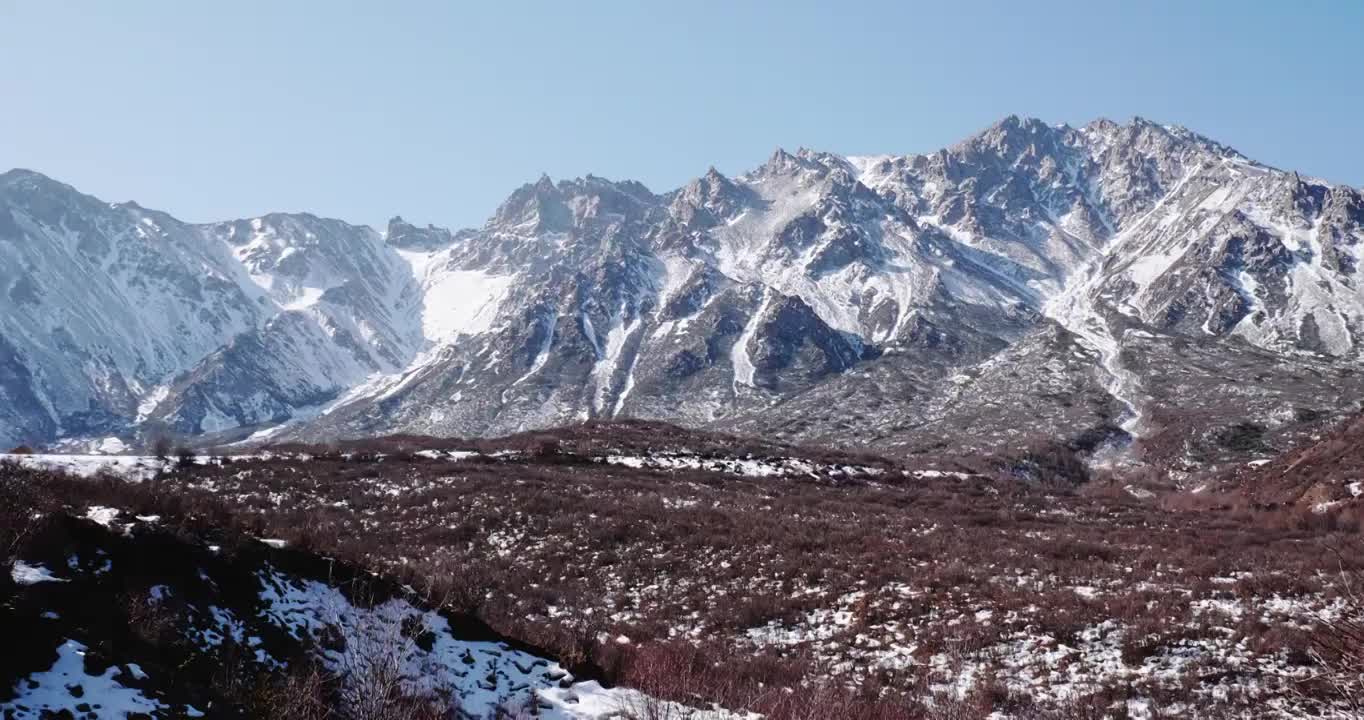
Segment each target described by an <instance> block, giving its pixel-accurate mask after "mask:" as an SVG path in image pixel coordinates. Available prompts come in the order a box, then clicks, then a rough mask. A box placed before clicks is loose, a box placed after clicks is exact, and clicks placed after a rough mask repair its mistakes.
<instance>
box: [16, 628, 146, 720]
mask: <svg viewBox="0 0 1364 720" xmlns="http://www.w3.org/2000/svg"><path fill="white" fill-rule="evenodd" d="M86 650H87V648H86V647H85V646H84V645H82V644H81V643H79V642H77V641H75V640H67V641H66V642H64V643H62V644H61V646H59V647H58V648H57V661H56V662H55V663H53V664H52V667H51V668H50V669H48V670H45V671H43V672H37V673H33V674H32V675H29V676H28V677H27V678H25V679H23V680H21V681H19V682H18V683H17V684H16V685H15V688H14V689H15V691H16V692H17V693H18V695H17V697H15V698H14V699H13V700H10V701H8V702H5V703H3V704H0V715H3V716H4V717H6V718H13V719H14V720H37V719H38V718H41V717H47V716H49V715H63V716H64V717H86V716H87V713H86V712H85V711H82V710H79V709H77V708H78V707H79V706H88V707H96V708H99V711H98V713H97V715H98V716H99V717H110V718H115V717H127V716H129V715H138V714H142V715H152V714H154V713H158V712H159V711H161V710H163V709H164V708H165V707H166V706H165V705H163V704H162V703H160V702H157V701H156V700H152V699H151V698H148V697H147V696H145V695H143V694H142V691H141V690H138V689H136V688H130V687H125V686H124V685H123V684H121V683H119V682H118V681H117V680H116V679H115V678H117V677H120V676H122V675H124V674H125V673H126V674H128V675H130V676H131V677H133V678H137V677H139V676H141V677H146V675H145V673H142V672H141V669H140V668H138V669H137V670H135V671H129V670H123V669H121V668H119V667H118V666H117V665H115V666H112V667H109V668H107V669H106V670H105V671H104V672H103V673H102V674H100V675H89V674H87V673H86V671H85V653H86ZM77 687H79V688H80V694H79V695H73V694H72V689H73V688H77Z"/></svg>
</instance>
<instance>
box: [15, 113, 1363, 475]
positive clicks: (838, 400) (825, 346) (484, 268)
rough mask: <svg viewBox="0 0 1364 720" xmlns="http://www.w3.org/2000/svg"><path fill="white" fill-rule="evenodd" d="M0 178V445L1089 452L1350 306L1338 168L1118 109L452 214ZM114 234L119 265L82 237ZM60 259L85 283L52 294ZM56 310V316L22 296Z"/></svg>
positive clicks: (1341, 365) (1158, 431)
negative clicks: (0, 272)
mask: <svg viewBox="0 0 1364 720" xmlns="http://www.w3.org/2000/svg"><path fill="white" fill-rule="evenodd" d="M5 177H6V181H5V184H4V185H3V186H0V187H3V188H4V192H3V193H2V194H0V207H3V208H4V214H0V220H3V218H4V217H5V215H8V216H9V217H10V218H11V220H10V221H9V222H7V223H0V250H7V251H8V252H9V253H10V257H9V259H12V260H13V262H11V263H9V265H10V267H27V268H32V270H27V271H25V272H20V273H16V274H14V275H12V276H8V277H3V279H4V281H5V282H4V285H3V287H4V288H5V289H6V291H7V292H8V293H9V294H10V296H11V297H14V298H25V299H26V300H25V301H26V302H27V303H28V306H27V307H28V308H29V309H27V310H25V309H18V310H10V311H6V312H4V313H0V316H3V317H0V361H3V362H5V367H7V368H8V371H7V372H6V373H5V375H4V378H3V382H0V392H4V393H5V394H6V397H7V398H9V399H10V400H11V405H12V408H11V409H10V410H9V411H8V412H9V413H10V415H11V417H7V418H4V427H3V429H0V433H4V435H3V436H0V439H9V440H13V441H17V440H21V439H37V440H42V441H47V440H51V439H53V438H57V437H64V436H83V435H84V436H89V435H96V434H103V433H113V434H127V433H129V432H137V431H140V432H142V433H143V434H146V433H147V432H150V431H153V430H155V429H156V428H160V427H164V426H165V425H169V427H170V428H171V429H173V430H175V431H178V432H185V433H200V432H212V431H218V432H220V433H223V434H224V435H225V436H228V435H235V436H236V437H241V436H244V435H246V434H248V433H249V432H253V431H257V430H262V429H264V434H266V435H268V436H271V437H276V438H278V437H284V436H296V437H306V438H310V439H312V438H317V437H328V436H332V437H343V436H359V435H368V434H374V433H386V432H423V433H431V434H439V435H451V434H461V435H475V434H488V433H502V432H512V431H517V430H522V429H529V428H535V427H542V426H548V425H557V424H562V423H564V422H570V421H574V420H578V419H585V418H609V417H626V416H631V417H642V418H657V419H667V420H674V421H680V422H683V423H686V424H690V425H695V426H710V427H716V428H718V429H728V430H743V431H747V432H754V433H769V434H774V435H778V436H781V437H784V438H787V439H793V440H820V441H826V442H853V443H860V444H867V445H874V446H881V447H895V448H904V449H907V450H912V449H913V448H915V447H923V446H930V445H941V444H942V443H949V444H952V443H960V444H962V445H963V446H966V447H970V448H971V449H988V448H991V447H997V446H999V445H1001V444H1003V445H1011V444H1019V443H1024V442H1028V441H1031V440H1035V439H1037V438H1039V437H1046V438H1051V439H1059V440H1062V441H1064V442H1070V443H1075V444H1077V446H1082V447H1084V449H1086V450H1094V449H1096V448H1097V447H1098V446H1099V445H1123V444H1125V443H1126V441H1127V440H1128V439H1131V438H1133V437H1135V438H1138V439H1150V438H1161V437H1165V438H1166V439H1168V436H1169V433H1170V432H1172V430H1171V428H1175V427H1177V426H1178V425H1179V423H1178V422H1171V420H1170V417H1171V413H1172V412H1174V413H1176V414H1177V412H1178V411H1179V410H1180V409H1181V406H1182V405H1187V404H1189V403H1201V402H1203V400H1204V399H1205V398H1202V397H1200V396H1199V390H1198V388H1199V387H1206V388H1208V392H1209V393H1211V392H1213V390H1214V389H1216V388H1222V387H1225V384H1222V383H1220V382H1219V381H1217V380H1216V378H1217V376H1218V374H1219V372H1220V370H1219V369H1218V368H1217V367H1216V366H1217V365H1218V364H1219V363H1228V364H1234V363H1235V362H1237V361H1236V360H1235V358H1242V357H1261V358H1266V359H1268V362H1269V364H1270V365H1273V364H1275V363H1278V362H1280V360H1281V361H1282V363H1283V364H1286V366H1293V365H1294V364H1297V363H1300V362H1301V363H1307V364H1309V365H1311V366H1312V367H1314V368H1318V370H1317V371H1318V372H1324V373H1327V374H1330V375H1335V374H1340V376H1341V377H1345V378H1352V376H1350V375H1347V374H1345V372H1344V371H1346V370H1349V369H1351V368H1354V367H1356V366H1357V364H1358V361H1359V357H1360V345H1359V341H1358V338H1359V337H1360V334H1361V330H1364V294H1362V293H1361V290H1360V287H1359V285H1358V283H1357V280H1356V268H1357V265H1358V263H1359V259H1360V253H1361V247H1364V246H1362V245H1361V241H1364V230H1362V229H1361V224H1364V197H1362V196H1361V193H1360V192H1359V191H1357V190H1354V189H1351V188H1346V187H1341V186H1333V185H1330V184H1328V183H1324V182H1321V181H1317V180H1310V179H1305V178H1302V177H1300V176H1298V175H1296V174H1295V173H1291V172H1285V171H1281V170H1277V169H1274V168H1269V167H1266V166H1263V165H1260V164H1257V163H1255V162H1253V161H1251V160H1249V159H1247V158H1245V157H1243V156H1242V155H1240V154H1239V153H1237V152H1235V151H1234V150H1232V149H1230V148H1227V147H1225V146H1223V145H1220V144H1218V143H1216V142H1214V141H1211V140H1208V139H1206V138H1203V137H1201V136H1199V135H1197V134H1195V133H1192V132H1190V131H1188V130H1185V129H1182V128H1178V127H1171V126H1162V125H1157V124H1154V123H1151V122H1148V121H1145V120H1142V119H1140V118H1138V119H1135V120H1133V121H1132V122H1130V123H1127V124H1117V123H1113V122H1109V121H1104V120H1100V121H1096V122H1094V123H1090V124H1089V125H1087V126H1085V127H1083V128H1078V129H1077V128H1071V127H1068V126H1064V125H1063V126H1052V125H1047V124H1045V123H1042V122H1040V121H1037V120H1025V119H1020V118H1017V117H1009V118H1006V119H1004V120H1003V121H1001V122H999V123H997V124H996V125H994V126H992V127H990V128H988V129H986V130H985V131H983V132H982V133H980V134H978V135H975V136H973V137H971V138H969V139H967V140H965V141H963V142H962V143H960V144H958V145H956V146H953V147H951V148H947V149H944V150H941V151H938V152H936V153H932V154H928V155H911V156H903V157H893V156H883V157H842V156H838V155H833V154H828V153H819V152H814V151H809V150H801V151H799V152H797V153H794V154H792V153H787V152H784V151H780V150H779V151H777V152H776V153H774V154H773V155H772V157H771V158H770V159H769V160H768V161H767V162H766V163H764V164H763V165H762V166H761V167H759V168H757V169H755V170H753V171H752V172H749V173H746V174H743V175H740V176H737V177H733V178H730V177H726V176H724V175H722V174H720V173H719V172H717V171H715V170H714V169H712V170H710V171H709V172H707V173H706V174H705V175H704V176H702V177H700V178H697V179H696V180H694V181H692V182H691V183H689V184H687V185H686V186H684V187H682V188H679V189H677V190H675V191H672V192H669V193H665V194H662V195H658V194H654V193H653V192H651V191H650V190H648V189H647V188H645V187H644V186H642V185H640V184H638V183H634V182H613V181H609V180H605V179H602V178H597V177H592V176H588V177H586V178H581V179H578V180H572V181H561V182H558V183H554V182H552V181H550V180H549V179H548V178H541V179H540V180H539V181H537V182H535V183H531V184H528V185H525V186H523V187H522V188H520V189H518V190H517V191H516V192H514V193H513V194H512V195H511V196H510V197H509V198H508V199H507V201H506V202H504V203H503V205H502V206H501V207H499V208H498V210H497V211H496V213H495V214H494V215H493V217H492V218H490V219H489V221H488V222H487V223H486V224H485V225H484V226H483V227H482V228H479V229H475V230H461V231H458V232H450V231H447V230H443V229H439V228H433V227H428V228H416V227H414V226H412V225H410V224H408V223H405V222H403V221H402V220H401V219H397V218H395V220H394V221H393V222H391V223H390V225H389V227H388V228H387V230H386V231H385V232H383V233H379V232H375V231H373V230H369V229H367V228H357V227H354V226H349V225H346V224H344V223H340V222H338V221H328V220H322V219H318V218H313V217H311V216H306V215H291V216H283V215H273V216H267V217H265V218H259V219H255V220H249V221H236V222H231V223H220V224H216V225H207V226H192V225H184V224H181V223H177V222H175V221H173V220H172V219H170V218H168V217H166V216H164V215H160V214H152V213H148V212H147V211H143V210H141V209H140V208H135V206H106V205H103V204H102V203H99V202H98V201H95V200H93V199H92V198H85V197H84V196H80V195H78V194H77V193H75V192H74V191H72V190H71V189H70V188H66V187H65V186H60V185H58V184H56V183H52V182H51V181H47V180H46V179H45V178H41V176H36V175H34V174H31V173H11V174H9V175H7V176H5ZM54 207H56V208H62V209H61V210H53V209H52V208H54ZM148 222H151V223H154V225H148V224H147V223H148ZM153 227H154V228H155V229H154V230H153V229H152V228H153ZM110 237H116V238H119V239H120V240H121V243H115V246H116V247H118V248H119V249H120V250H119V252H118V253H116V254H118V255H119V257H120V258H123V259H121V261H120V262H111V261H108V260H105V259H103V258H106V257H107V255H108V254H109V253H110V252H111V251H107V250H105V251H101V250H99V247H101V246H100V242H101V240H103V242H105V243H106V244H107V243H108V242H109V240H108V238H110ZM163 247H165V248H171V249H173V250H174V252H169V251H167V252H161V248H163ZM18 248H22V250H16V249H18ZM153 248H154V249H156V251H155V252H153V250H152V249H153ZM131 253H137V254H135V255H130V254H131ZM153 254H155V255H156V256H157V260H156V261H151V260H146V259H144V258H145V257H146V256H149V255H153ZM124 256H128V257H124ZM69 268H78V272H80V273H89V274H92V275H100V277H97V278H96V282H94V283H92V288H90V289H88V290H87V289H86V288H80V290H81V291H82V292H88V293H91V294H90V295H89V296H88V299H82V301H79V302H70V303H67V304H63V303H62V302H61V301H60V300H57V299H55V298H56V296H57V292H58V291H56V290H55V288H62V287H65V286H66V285H71V284H73V283H72V278H73V277H75V276H76V275H75V273H73V272H71V271H70V269H69ZM110 268H126V270H124V271H117V272H110ZM103 274H107V275H108V276H109V277H108V278H105V277H103V276H102V275H103ZM201 275H202V276H204V277H206V278H208V280H199V277H200V276H201ZM158 278H161V279H160V280H157V279H158ZM195 282H199V283H200V284H201V285H202V284H203V283H205V282H211V283H212V284H211V285H208V286H203V287H200V286H196V285H195V284H194V283H195ZM145 283H154V285H153V286H152V288H153V289H152V290H146V291H145V292H143V294H141V295H139V294H136V293H133V291H132V290H129V289H128V288H136V289H138V290H139V292H142V288H144V286H145ZM106 285H108V286H110V287H112V288H115V289H116V290H117V292H115V291H114V290H108V291H102V290H101V291H100V292H103V293H104V294H103V295H99V296H96V295H93V293H94V292H96V289H97V288H102V287H104V286H106ZM148 293H154V294H156V296H157V297H156V298H154V299H153V298H148V297H147V294H148ZM120 294H121V295H120ZM157 302H164V303H166V306H167V307H168V308H169V309H168V314H165V315H163V314H162V313H160V312H157V313H149V315H151V317H154V318H156V319H157V320H158V321H161V320H162V319H163V318H164V317H171V318H178V317H179V315H177V314H175V313H181V312H184V310H185V309H186V308H193V317H192V318H188V319H186V320H183V321H177V322H172V323H165V322H162V323H161V324H159V325H156V326H154V327H150V328H145V329H144V326H145V325H146V324H147V323H148V322H150V321H149V320H147V319H146V318H143V317H137V316H138V315H139V309H140V308H143V307H161V306H157V305H156V304H155V303H157ZM171 306H173V307H171ZM91 307H99V308H101V309H102V308H105V307H108V308H111V310H109V311H108V313H113V314H110V315H109V316H108V317H102V316H100V315H99V314H98V313H95V311H92V310H90V308H91ZM113 309H117V312H115V311H114V310H113ZM172 311H173V312H172ZM62 314H67V315H71V316H73V317H75V318H77V320H78V321H79V322H78V323H76V324H75V325H74V327H78V328H83V329H82V330H81V332H80V334H79V335H77V336H76V337H75V338H74V339H67V338H65V336H63V335H61V334H60V333H57V332H56V331H55V329H54V327H53V326H52V324H51V323H48V324H47V325H44V324H43V322H41V321H39V320H38V318H52V317H59V316H61V315H62ZM86 316H91V317H89V318H87V317H86ZM124 325H127V326H128V327H129V328H130V330H129V331H128V332H126V333H122V334H120V336H119V337H118V338H117V339H116V340H111V341H105V340H103V337H104V336H105V335H115V334H119V333H118V330H117V328H121V327H123V326H124ZM153 335H154V336H155V337H152V336H153ZM105 342H107V344H108V345H109V350H108V351H107V352H105V351H104V350H103V346H101V343H105ZM172 346H173V347H172ZM67 347H74V348H77V349H78V352H67V351H66V350H63V349H62V348H67ZM1190 348H1196V349H1197V353H1196V354H1197V355H1198V357H1199V358H1200V361H1199V363H1198V364H1195V365H1192V366H1186V367H1184V368H1183V369H1182V370H1180V371H1179V372H1180V373H1181V374H1182V377H1184V378H1185V379H1186V380H1188V379H1189V378H1198V377H1201V378H1204V379H1205V381H1206V382H1205V383H1204V385H1199V384H1198V383H1190V384H1189V385H1190V386H1191V387H1193V388H1194V395H1193V396H1192V397H1171V396H1170V395H1169V394H1168V393H1167V392H1165V387H1164V386H1163V385H1162V384H1161V383H1163V382H1164V380H1162V378H1169V377H1170V374H1169V371H1170V369H1171V368H1173V367H1174V366H1175V364H1176V363H1178V362H1180V361H1181V358H1186V357H1188V356H1189V352H1190ZM105 355H107V356H108V357H107V359H105V357H104V356H105ZM88 357H93V358H95V359H94V360H88V359H86V358H88ZM1159 368H1165V369H1166V370H1164V371H1161V372H1164V373H1165V374H1164V375H1161V374H1159V373H1158V372H1157V369H1159ZM1271 374H1272V373H1271ZM1274 378H1275V379H1272V382H1271V384H1269V385H1266V386H1265V387H1264V388H1263V389H1264V393H1263V394H1262V395H1261V398H1262V399H1263V398H1267V397H1275V398H1277V397H1281V396H1283V395H1284V394H1285V391H1284V390H1283V388H1286V387H1288V386H1290V385H1291V386H1292V387H1293V388H1295V390H1294V392H1298V393H1300V396H1295V397H1294V398H1293V402H1297V403H1299V404H1301V405H1303V406H1304V407H1307V408H1310V409H1311V410H1312V411H1313V412H1315V413H1319V414H1320V415H1321V416H1323V417H1329V416H1334V415H1338V414H1340V413H1342V412H1346V411H1348V410H1349V409H1350V407H1349V406H1350V405H1351V404H1352V402H1353V400H1352V398H1354V397H1358V395H1354V394H1351V393H1353V392H1354V388H1353V386H1352V383H1353V382H1354V381H1353V380H1352V379H1347V380H1345V381H1344V386H1337V387H1335V388H1332V387H1331V384H1330V383H1319V384H1313V383H1311V382H1299V380H1300V378H1288V377H1286V376H1285V377H1280V376H1278V375H1276V376H1274ZM1272 383H1278V385H1273V384H1272ZM1341 390H1347V391H1349V392H1348V393H1343V392H1341ZM1254 396H1255V393H1254V392H1250V393H1248V394H1247V395H1246V397H1244V398H1243V399H1241V400H1232V401H1227V399H1226V398H1225V397H1222V396H1217V397H1215V398H1213V397H1209V398H1208V399H1215V400H1217V402H1216V403H1215V404H1216V405H1217V408H1216V411H1215V412H1213V413H1212V415H1211V416H1209V417H1207V418H1205V420H1206V421H1208V422H1213V423H1215V424H1234V423H1235V422H1239V421H1243V420H1247V419H1253V420H1257V421H1264V422H1270V421H1272V418H1269V417H1261V416H1263V415H1265V414H1266V413H1278V414H1279V415H1282V414H1283V413H1282V412H1280V409H1273V408H1267V407H1266V405H1267V403H1266V402H1263V401H1262V400H1257V399H1256V398H1255V397H1254ZM13 408H19V410H14V409H13ZM1252 416H1253V417H1252ZM283 421H290V422H288V423H286V424H285V425H283V426H278V424H279V423H280V422H283ZM163 424H164V425H163ZM1309 424H1310V423H1309ZM963 431H964V432H963ZM963 435H965V437H963ZM1146 444H1147V445H1148V446H1149V448H1147V449H1149V450H1150V451H1151V452H1152V453H1155V454H1156V455H1160V456H1161V457H1163V458H1165V459H1170V458H1173V457H1174V456H1175V455H1176V454H1177V453H1175V452H1174V450H1173V449H1172V448H1173V447H1175V445H1176V444H1177V443H1174V444H1171V443H1167V442H1148V443H1146Z"/></svg>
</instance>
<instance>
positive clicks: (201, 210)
mask: <svg viewBox="0 0 1364 720" xmlns="http://www.w3.org/2000/svg"><path fill="white" fill-rule="evenodd" d="M0 50H3V52H4V57H5V59H6V63H5V64H6V71H5V72H3V73H0V98H3V99H4V104H3V106H2V108H3V109H0V171H3V170H5V169H8V168H11V167H25V168H30V169H33V170H38V171H40V172H43V173H45V174H48V175H51V176H52V177H55V178H57V179H58V180H61V181H64V182H67V183H70V184H72V185H74V186H76V187H77V188H78V189H80V190H82V191H85V192H88V193H91V194H94V195H96V196H98V197H100V198H102V199H104V200H109V201H120V200H136V201H138V202H139V203H141V204H143V205H145V206H148V207H153V208H157V209H161V210H165V211H167V212H169V213H171V214H172V215H175V216H177V217H179V218H182V219H185V220H190V221H209V220H219V219H227V218H235V217H245V216H252V215H259V214H262V213H265V212H270V211H308V212H312V213H315V214H318V215H324V216H331V217H339V218H342V219H345V220H348V221H351V222H357V223H369V224H375V225H382V223H384V222H386V221H387V219H388V218H389V217H390V216H392V215H398V214H400V215H403V216H404V217H405V218H407V219H408V220H409V221H411V222H415V223H419V224H425V223H428V222H429V223H435V224H437V225H445V226H450V227H465V226H472V225H480V224H482V222H483V221H484V220H485V219H486V218H487V217H488V216H489V215H490V214H491V213H492V212H493V210H494V209H495V208H496V206H497V204H498V203H499V202H501V201H502V200H503V199H504V198H505V197H506V196H507V195H508V194H510V192H511V191H512V190H514V189H515V188H516V187H518V186H519V185H521V184H522V183H525V182H531V181H534V180H535V179H536V178H537V177H538V176H539V175H540V174H541V173H548V174H549V175H550V176H551V177H553V178H555V179H559V178H563V177H575V176H579V175H584V174H588V173H592V174H596V175H603V176H606V177H610V178H614V179H635V180H639V181H641V182H643V183H645V184H646V185H648V186H649V188H650V189H652V190H654V191H655V192H662V191H665V190H669V189H672V188H675V187H677V186H679V185H681V184H683V183H685V182H686V181H687V180H689V179H690V178H693V177H695V176H697V175H700V174H701V173H703V172H705V170H706V168H707V167H709V166H711V165H714V166H716V167H717V168H719V169H720V170H721V171H722V172H725V173H729V174H738V173H741V172H743V171H745V170H747V169H750V168H752V167H754V166H756V165H758V164H760V163H761V162H762V161H763V160H764V159H765V158H766V157H767V156H768V155H769V154H770V153H771V152H772V150H773V149H774V148H776V147H779V146H780V147H786V148H788V149H795V148H796V147H799V146H806V147H812V148H816V149H820V150H828V151H832V152H840V153H846V154H880V153H896V154H901V153H912V152H931V151H933V150H936V149H938V148H940V147H943V146H945V145H948V144H951V143H953V142H955V141H957V140H960V139H962V138H964V137H966V136H968V135H970V134H971V133H974V132H976V131H978V130H980V129H982V128H984V127H986V126H988V125H989V124H991V123H992V122H994V121H996V120H998V119H999V118H1001V117H1003V116H1005V115H1008V114H1011V113H1013V114H1019V115H1024V116H1034V117H1038V118H1041V119H1043V120H1045V121H1047V122H1050V123H1061V122H1067V123H1070V124H1072V125H1081V124H1084V123H1085V122H1088V121H1090V120H1092V119H1094V118H1096V117H1109V118H1112V119H1115V120H1126V119H1129V118H1130V117H1132V116H1133V115H1141V116H1143V117H1146V118H1149V119H1151V120H1155V121H1159V122H1165V123H1176V124H1180V125H1185V126H1187V127H1189V128H1191V129H1193V130H1195V131H1197V132H1200V133H1203V134H1205V135H1208V136H1209V137H1212V138H1213V139H1215V140H1218V141H1220V142H1224V143H1226V144H1228V145H1231V146H1233V147H1235V148H1237V149H1238V150H1240V151H1241V152H1243V153H1244V154H1246V155H1248V156H1249V157H1251V158H1253V159H1256V160H1260V161H1262V162H1265V163H1269V164H1271V165H1276V166H1279V167H1283V168H1287V169H1293V170H1298V171H1300V172H1302V173H1304V174H1307V175H1314V176H1319V177H1322V178H1325V179H1327V180H1330V181H1333V182H1340V183H1346V184H1350V185H1355V186H1360V185H1364V120H1361V116H1362V115H1364V88H1362V87H1361V79H1364V71H1361V68H1364V57H1361V55H1362V52H1361V51H1362V50H1364V2H1353V1H1350V2H1346V1H1344V0H1340V1H1338V2H1326V1H1317V0H1305V1H1303V2H1297V3H1268V2H1234V3H1233V2H1224V1H1221V0H1219V1H1216V2H1214V1H1212V0H1209V1H1207V2H1172V1H1164V0H1162V1H1153V2H1141V3H1118V2H1101V1H1097V0H1092V1H1090V2H1037V3H1014V2H933V3H920V2H897V1H895V0H876V1H870V0H869V1H867V2H843V3H834V2H823V3H813V2H800V1H798V0H793V1H791V2H756V1H755V2H733V1H729V2H725V1H719V0H716V1H710V0H696V1H694V2H688V3H662V2H580V3H563V2H556V3H551V2H545V3H538V2H500V3H454V2H436V1H434V0H433V1H429V2H415V1H412V2H386V3H358V2H353V3H342V2H320V1H317V2H265V1H263V0H249V1H245V2H231V3H227V2H220V3H185V2H174V1H172V0H155V1H154V0H130V1H128V2H117V3H114V2H39V1H37V0H33V1H31V2H29V1H21V0H0Z"/></svg>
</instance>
